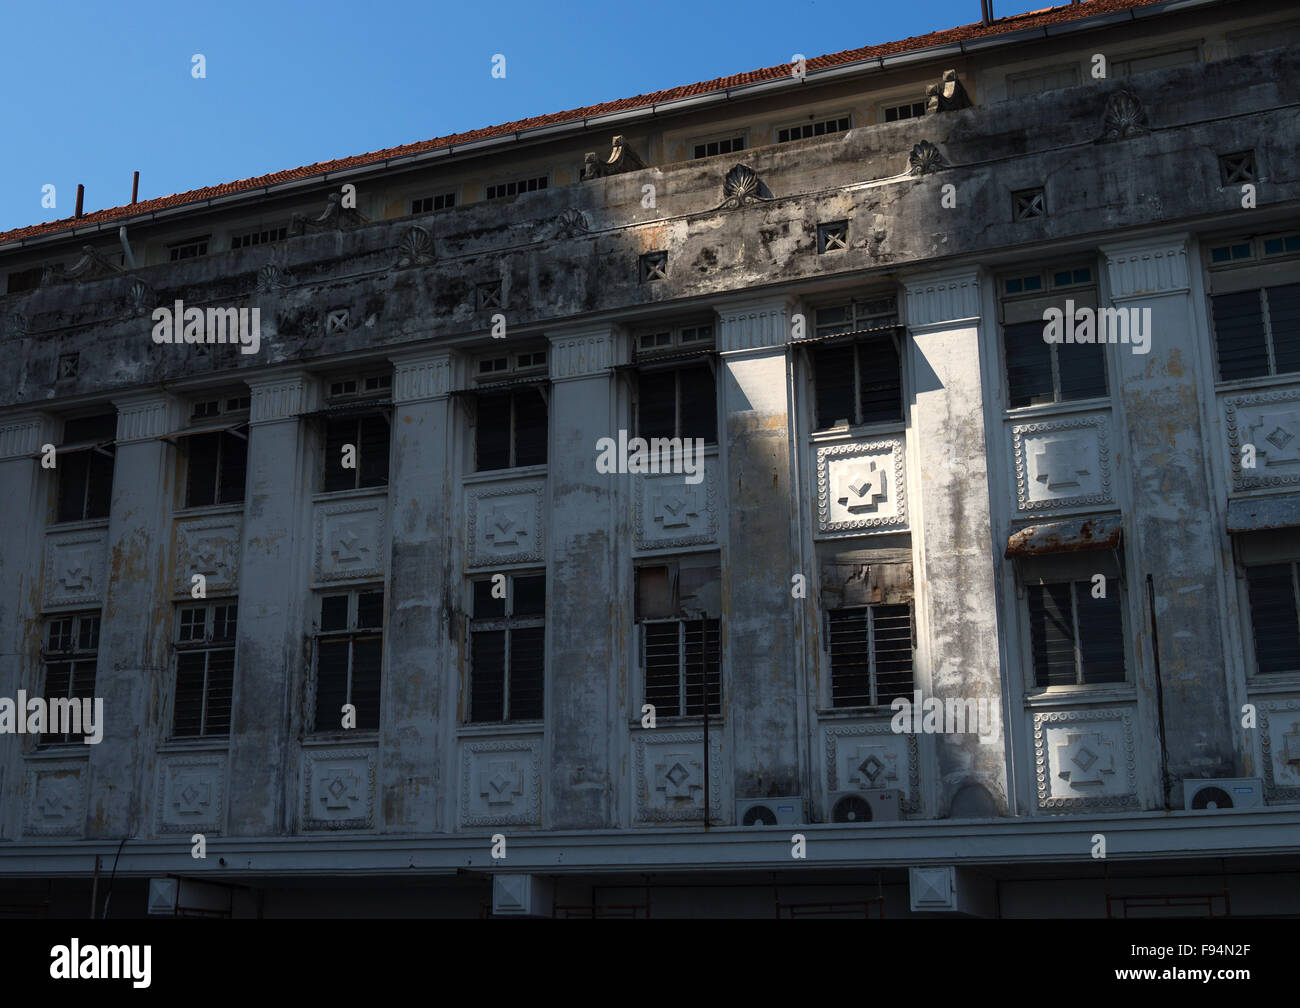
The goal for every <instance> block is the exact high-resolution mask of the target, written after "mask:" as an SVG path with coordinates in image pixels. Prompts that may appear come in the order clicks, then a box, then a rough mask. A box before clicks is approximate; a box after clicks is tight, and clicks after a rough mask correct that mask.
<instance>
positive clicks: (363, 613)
mask: <svg viewBox="0 0 1300 1008" xmlns="http://www.w3.org/2000/svg"><path fill="white" fill-rule="evenodd" d="M316 626H317V630H316V635H315V645H316V647H315V651H316V678H315V688H316V702H315V716H314V720H313V725H314V730H315V731H317V732H326V731H334V730H336V729H341V728H342V726H343V716H344V711H343V707H344V705H345V704H351V705H352V706H353V708H354V709H355V714H356V725H355V727H356V728H358V729H359V730H361V731H377V730H378V729H379V708H380V675H381V670H382V667H383V656H384V590H383V589H382V588H380V587H372V588H356V589H352V590H348V591H335V592H330V593H328V594H322V595H321V596H320V612H319V618H318V620H317V624H316Z"/></svg>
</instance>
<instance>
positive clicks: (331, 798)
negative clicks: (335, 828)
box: [317, 769, 361, 812]
mask: <svg viewBox="0 0 1300 1008" xmlns="http://www.w3.org/2000/svg"><path fill="white" fill-rule="evenodd" d="M319 784H320V786H319V788H318V789H317V793H318V794H319V795H320V802H321V804H322V805H323V806H324V807H325V808H326V809H328V810H329V811H331V812H350V811H351V810H352V808H353V807H354V806H355V805H356V803H357V802H358V801H360V796H361V794H360V793H361V778H360V777H359V776H358V775H357V774H355V773H352V772H351V771H349V770H347V769H340V770H335V771H333V772H330V773H326V774H324V775H323V776H322V777H321V778H320V780H319Z"/></svg>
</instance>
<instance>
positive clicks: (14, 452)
mask: <svg viewBox="0 0 1300 1008" xmlns="http://www.w3.org/2000/svg"><path fill="white" fill-rule="evenodd" d="M45 424H46V421H45V419H44V418H43V417H39V416H22V417H10V418H9V419H8V420H5V421H2V422H0V460H3V459H20V458H25V457H27V456H29V455H32V454H34V453H35V452H38V451H40V450H41V445H42V444H43V443H44V444H49V443H51V442H50V441H47V440H46V437H47V434H48V432H47V429H46V426H45Z"/></svg>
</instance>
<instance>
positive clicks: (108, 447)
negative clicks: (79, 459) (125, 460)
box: [27, 440, 117, 459]
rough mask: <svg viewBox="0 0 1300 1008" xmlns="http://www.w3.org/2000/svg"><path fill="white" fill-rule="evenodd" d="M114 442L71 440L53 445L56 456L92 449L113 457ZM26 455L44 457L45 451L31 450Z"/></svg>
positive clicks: (32, 457) (33, 457) (34, 457)
mask: <svg viewBox="0 0 1300 1008" xmlns="http://www.w3.org/2000/svg"><path fill="white" fill-rule="evenodd" d="M116 443H117V442H115V441H112V440H109V441H73V442H71V443H69V444H64V445H55V446H54V453H55V456H56V457H57V456H59V455H71V454H72V453H73V452H83V451H93V452H98V453H99V454H100V455H105V456H107V457H108V458H113V457H114V455H113V446H114V445H115V444H116ZM27 457H28V458H31V459H38V458H44V457H45V452H43V451H34V452H31V453H30V454H29V455H28V456H27Z"/></svg>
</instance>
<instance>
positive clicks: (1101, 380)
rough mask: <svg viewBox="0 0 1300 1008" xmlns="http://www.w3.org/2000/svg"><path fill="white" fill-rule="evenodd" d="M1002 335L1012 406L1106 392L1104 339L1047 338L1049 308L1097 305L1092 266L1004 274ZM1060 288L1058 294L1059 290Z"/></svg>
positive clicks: (1099, 394) (1062, 400) (1073, 398)
mask: <svg viewBox="0 0 1300 1008" xmlns="http://www.w3.org/2000/svg"><path fill="white" fill-rule="evenodd" d="M1000 284H1001V287H1002V293H1003V298H1002V340H1003V346H1004V349H1005V352H1006V365H1007V387H1008V402H1009V405H1010V408H1011V409H1018V408H1019V407H1022V406H1035V405H1039V404H1041V403H1055V402H1066V401H1070V400H1075V399H1092V398H1097V397H1099V396H1104V395H1106V349H1105V346H1106V345H1105V344H1104V343H1048V342H1047V341H1046V339H1045V338H1044V332H1045V327H1046V325H1047V322H1046V319H1045V317H1044V313H1045V312H1046V311H1047V309H1049V308H1051V309H1055V310H1058V311H1060V312H1062V313H1063V314H1066V315H1068V312H1067V309H1070V310H1072V311H1074V312H1078V310H1079V309H1080V308H1089V309H1094V310H1095V309H1096V307H1097V289H1096V287H1095V286H1094V280H1093V271H1092V267H1091V266H1082V265H1079V266H1069V267H1059V268H1056V269H1051V270H1047V271H1046V272H1039V273H1025V274H1019V273H1017V274H1015V275H1012V276H1006V277H1002V278H1001V280H1000ZM1058 291H1059V293H1057V292H1058Z"/></svg>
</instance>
